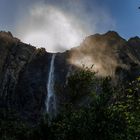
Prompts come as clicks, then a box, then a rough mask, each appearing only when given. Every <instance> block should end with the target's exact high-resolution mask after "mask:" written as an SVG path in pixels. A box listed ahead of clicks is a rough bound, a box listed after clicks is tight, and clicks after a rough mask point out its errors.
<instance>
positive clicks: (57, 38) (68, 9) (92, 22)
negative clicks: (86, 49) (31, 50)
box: [0, 0, 140, 52]
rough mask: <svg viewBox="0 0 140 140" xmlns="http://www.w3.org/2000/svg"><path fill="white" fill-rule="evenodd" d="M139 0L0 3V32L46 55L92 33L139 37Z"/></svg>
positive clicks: (19, 0) (3, 0)
mask: <svg viewBox="0 0 140 140" xmlns="http://www.w3.org/2000/svg"><path fill="white" fill-rule="evenodd" d="M139 6H140V0H0V30H4V31H10V32H11V33H12V34H13V35H14V36H15V37H17V38H19V39H20V40H21V41H23V42H25V43H28V44H32V45H34V46H36V47H44V48H46V50H47V51H49V52H58V51H60V52H61V51H64V50H66V49H70V48H71V47H75V46H78V45H79V44H80V43H81V42H82V40H83V39H84V38H85V37H86V36H89V35H92V34H95V33H105V32H107V31H108V30H114V31H117V32H118V33H119V34H120V35H121V36H122V37H123V38H125V39H129V38H130V37H134V36H140V10H139V9H138V7H139Z"/></svg>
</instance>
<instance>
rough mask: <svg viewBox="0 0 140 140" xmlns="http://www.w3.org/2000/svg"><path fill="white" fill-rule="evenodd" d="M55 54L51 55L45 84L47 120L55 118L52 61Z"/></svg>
mask: <svg viewBox="0 0 140 140" xmlns="http://www.w3.org/2000/svg"><path fill="white" fill-rule="evenodd" d="M55 56H56V54H53V55H52V59H51V62H50V71H49V76H48V82H47V85H46V87H47V93H48V94H47V99H46V110H47V113H48V116H49V118H52V117H54V116H56V97H55V93H54V92H55V91H54V60H55Z"/></svg>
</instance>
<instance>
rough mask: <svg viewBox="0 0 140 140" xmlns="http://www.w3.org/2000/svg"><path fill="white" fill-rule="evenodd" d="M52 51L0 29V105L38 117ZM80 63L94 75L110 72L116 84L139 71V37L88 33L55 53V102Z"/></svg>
mask: <svg viewBox="0 0 140 140" xmlns="http://www.w3.org/2000/svg"><path fill="white" fill-rule="evenodd" d="M51 58H52V54H51V53H48V52H46V51H45V49H43V48H41V49H36V48H35V47H33V46H31V45H28V44H24V43H22V42H21V41H20V40H19V39H17V38H14V37H13V36H12V34H11V33H10V32H8V33H7V32H0V108H4V109H7V110H8V109H13V110H16V111H17V112H18V113H19V115H20V116H21V117H22V119H24V120H27V121H33V122H34V121H37V120H38V119H39V118H40V116H41V115H43V114H44V113H45V110H46V107H45V100H46V96H47V88H46V85H47V81H48V74H49V70H50V61H51ZM83 65H85V66H88V67H91V66H92V65H94V66H93V69H92V70H94V71H97V76H98V77H100V76H108V75H109V76H111V77H112V79H113V80H114V81H115V82H114V83H115V84H117V83H118V81H119V83H120V82H123V81H126V80H132V79H134V78H135V77H137V76H139V75H140V38H138V37H135V38H131V39H129V40H128V41H126V40H125V39H123V38H121V37H120V36H119V34H118V33H116V32H113V31H109V32H107V33H105V34H102V35H100V34H95V35H91V36H88V37H87V38H86V39H85V40H84V41H83V42H82V43H81V44H80V46H79V47H75V48H72V49H71V50H68V51H66V52H63V53H57V54H56V57H55V61H54V66H55V70H54V74H55V84H54V88H55V90H56V96H57V104H58V108H59V109H60V108H61V106H62V105H63V102H67V98H66V97H65V90H66V89H65V86H66V84H67V77H68V76H69V74H70V73H71V72H72V71H73V70H74V69H79V68H80V69H81V68H83Z"/></svg>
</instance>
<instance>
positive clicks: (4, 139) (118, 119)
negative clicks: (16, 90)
mask: <svg viewBox="0 0 140 140" xmlns="http://www.w3.org/2000/svg"><path fill="white" fill-rule="evenodd" d="M96 85H98V87H96ZM95 88H98V90H95ZM68 89H69V93H68V94H70V98H71V100H75V101H76V100H78V99H79V98H80V97H81V96H82V97H84V96H87V95H88V96H89V97H90V98H91V99H92V100H91V101H92V102H91V103H90V105H89V106H88V107H86V106H85V107H79V108H75V107H74V105H73V101H71V102H70V103H68V104H67V105H66V106H65V110H64V111H63V112H61V113H60V114H59V115H58V116H57V118H55V119H54V120H52V121H51V122H49V123H48V117H46V118H43V119H42V120H41V121H40V123H39V125H37V126H36V127H29V126H28V125H25V123H23V122H22V121H20V120H18V119H17V118H16V117H15V116H14V115H12V114H10V115H9V117H6V118H5V117H1V118H0V119H1V120H0V136H1V137H0V139H1V140H19V139H20V140H46V139H48V140H139V139H140V78H137V79H136V80H135V81H132V82H131V83H129V84H128V85H127V86H126V87H125V88H124V87H112V85H111V79H110V78H109V77H107V78H103V79H100V80H97V79H96V78H95V73H92V72H91V71H90V70H89V69H86V70H81V71H80V72H76V73H75V74H73V75H72V76H70V77H69V79H68ZM1 113H2V111H1ZM2 114H5V113H2ZM2 114H1V115H0V116H3V115H2ZM11 116H13V117H11ZM15 118H16V119H15Z"/></svg>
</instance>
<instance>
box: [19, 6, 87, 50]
mask: <svg viewBox="0 0 140 140" xmlns="http://www.w3.org/2000/svg"><path fill="white" fill-rule="evenodd" d="M76 22H77V21H75V19H74V18H72V17H71V16H70V15H68V14H65V13H63V12H61V10H59V9H58V8H56V7H55V8H54V7H52V6H46V5H44V6H43V5H34V6H33V8H31V10H30V12H29V15H28V16H27V17H25V19H23V20H21V21H20V23H19V26H18V32H20V33H21V35H20V38H21V40H22V41H23V42H26V43H30V44H32V45H34V46H36V47H44V48H46V50H47V51H50V52H57V51H64V50H66V49H69V48H71V47H74V46H77V45H79V43H80V42H81V40H82V39H83V38H84V37H85V36H84V35H86V34H87V33H86V31H84V30H83V29H82V28H81V27H80V24H79V26H77V25H78V24H77V23H76Z"/></svg>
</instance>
